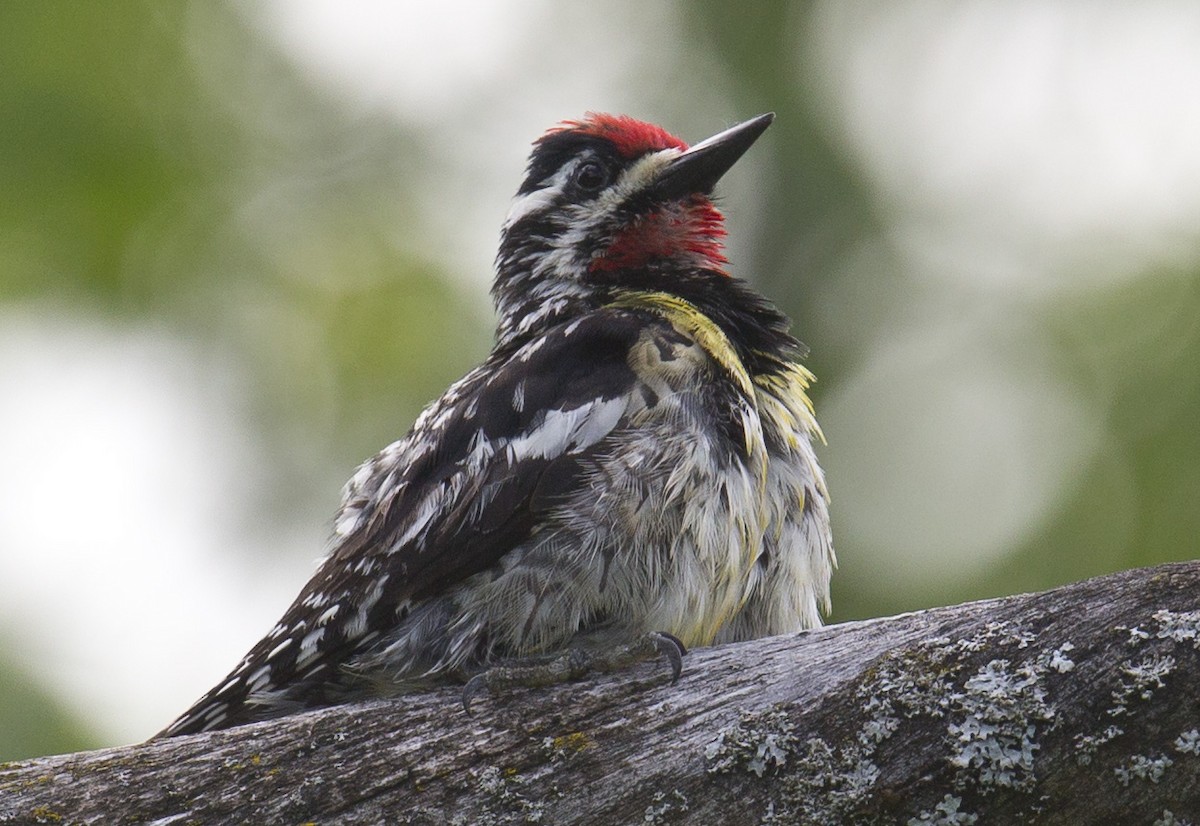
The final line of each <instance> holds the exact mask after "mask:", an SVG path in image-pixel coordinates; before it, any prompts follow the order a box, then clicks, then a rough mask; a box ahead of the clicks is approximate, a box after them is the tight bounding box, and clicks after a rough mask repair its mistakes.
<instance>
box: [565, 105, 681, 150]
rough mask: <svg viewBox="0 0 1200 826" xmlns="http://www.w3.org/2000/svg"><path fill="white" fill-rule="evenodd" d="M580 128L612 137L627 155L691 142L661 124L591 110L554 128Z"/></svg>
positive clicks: (583, 132)
mask: <svg viewBox="0 0 1200 826" xmlns="http://www.w3.org/2000/svg"><path fill="white" fill-rule="evenodd" d="M568 131H572V132H580V133H582V134H584V135H595V136H596V137H598V138H604V139H605V140H607V141H611V142H612V144H613V146H615V147H616V148H617V152H618V153H619V154H620V155H621V157H623V158H626V159H628V158H636V157H638V156H639V155H644V154H646V153H647V152H657V151H659V150H660V149H678V150H680V151H683V150H686V149H687V148H688V145H687V144H686V143H684V142H683V141H682V140H680V139H679V138H677V137H675V136H674V135H672V134H671V133H670V132H668V131H667V130H665V129H663V128H662V127H661V126H655V125H654V124H653V123H645V122H643V121H640V120H636V119H634V118H631V117H629V116H628V115H606V114H604V113H602V112H588V113H587V116H586V117H585V118H584V119H583V120H568V121H563V122H562V123H560V124H559V125H558V126H556V127H554V128H553V129H551V130H550V132H549V133H548V134H554V133H555V132H568Z"/></svg>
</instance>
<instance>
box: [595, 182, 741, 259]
mask: <svg viewBox="0 0 1200 826" xmlns="http://www.w3.org/2000/svg"><path fill="white" fill-rule="evenodd" d="M724 237H725V219H724V217H723V216H722V215H721V213H720V211H719V210H718V209H717V208H716V207H715V206H713V204H712V201H710V200H709V199H708V198H706V197H704V196H703V195H695V196H693V197H692V199H691V200H690V201H687V202H685V203H682V204H679V205H676V207H675V208H667V209H662V210H659V211H657V212H652V213H650V214H648V215H643V216H641V217H639V218H638V219H636V220H635V221H634V222H633V223H631V224H630V225H629V226H627V227H625V228H624V230H623V231H622V232H621V234H620V235H618V236H617V237H616V239H614V240H613V242H612V244H610V245H609V247H608V249H606V250H605V251H604V253H603V254H602V255H599V256H597V257H596V258H594V259H593V260H592V265H591V270H592V272H611V271H613V270H626V269H636V268H640V267H645V266H648V265H650V264H652V263H653V262H655V261H666V260H672V259H674V260H676V261H679V260H680V259H683V262H686V264H688V265H690V266H697V267H701V268H703V269H707V270H715V271H716V272H719V273H721V274H722V275H725V274H726V273H725V271H724V269H723V267H724V266H725V265H726V264H727V263H729V262H728V260H727V259H726V258H725V255H724V246H723V245H722V243H721V239H722V238H724Z"/></svg>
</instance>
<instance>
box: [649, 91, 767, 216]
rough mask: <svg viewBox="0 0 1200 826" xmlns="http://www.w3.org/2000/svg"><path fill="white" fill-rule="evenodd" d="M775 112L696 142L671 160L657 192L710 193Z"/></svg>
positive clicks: (664, 194)
mask: <svg viewBox="0 0 1200 826" xmlns="http://www.w3.org/2000/svg"><path fill="white" fill-rule="evenodd" d="M773 120H775V114H774V113H773V112H768V113H767V114H765V115H759V116H758V117H756V118H751V119H750V120H748V121H744V122H742V123H739V124H738V125H737V126H731V127H730V128H728V129H726V130H725V131H724V132H718V133H717V134H716V135H713V136H712V137H711V138H709V139H708V140H705V141H701V142H700V143H698V144H696V145H695V146H693V147H692V148H691V149H689V150H687V151H686V152H684V153H683V154H682V155H680V156H679V157H678V158H676V159H675V160H673V161H671V163H670V164H668V165H667V167H666V169H664V170H663V172H662V174H661V175H660V176H659V178H658V180H657V181H656V182H655V183H654V190H653V191H654V195H655V196H656V198H662V199H664V200H674V199H676V198H683V197H685V196H687V195H696V194H699V195H709V194H711V193H712V191H713V187H715V186H716V185H717V181H719V180H720V179H721V176H722V175H724V174H725V173H726V172H728V171H729V168H730V167H731V166H733V165H734V163H735V162H736V161H737V159H738V158H740V157H742V155H743V154H744V153H745V151H746V150H747V149H749V148H750V145H751V144H752V143H754V142H755V141H756V140H758V136H759V135H761V134H762V133H763V132H765V131H766V130H767V127H768V126H770V125H771V121H773Z"/></svg>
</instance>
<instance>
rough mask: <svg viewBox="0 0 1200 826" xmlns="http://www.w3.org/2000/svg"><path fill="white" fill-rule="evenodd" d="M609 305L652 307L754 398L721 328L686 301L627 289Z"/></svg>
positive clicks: (748, 378) (747, 395)
mask: <svg viewBox="0 0 1200 826" xmlns="http://www.w3.org/2000/svg"><path fill="white" fill-rule="evenodd" d="M609 306H611V307H628V308H630V309H646V310H653V311H654V312H656V313H658V314H659V315H661V316H662V317H663V318H665V319H667V321H669V322H671V324H672V325H673V326H674V327H675V328H676V329H678V330H680V331H681V332H684V333H687V334H688V335H689V336H691V337H692V338H693V339H694V340H695V341H696V343H697V344H699V345H700V346H701V347H703V348H704V349H705V351H706V352H707V353H708V354H709V355H710V356H712V358H713V360H714V361H716V362H717V364H719V365H721V366H722V367H723V368H725V370H726V371H727V372H728V373H729V375H730V376H731V377H732V378H733V380H734V381H735V382H737V385H738V388H739V389H740V390H741V391H742V393H744V394H745V395H746V397H747V398H751V399H752V398H754V389H753V384H752V383H751V381H750V374H749V372H747V370H746V365H744V364H742V360H741V359H740V358H738V354H737V351H736V350H735V349H734V347H733V343H732V342H730V340H729V336H727V335H725V331H724V330H722V329H721V328H720V327H718V326H717V324H716V322H714V321H713V320H712V319H711V318H709V317H708V316H706V315H705V314H704V313H702V312H700V310H699V309H698V308H697V307H696V306H695V305H694V304H691V303H690V302H687V301H684V300H683V299H682V298H679V297H678V296H674V295H671V294H669V293H660V292H643V291H640V290H639V291H633V290H631V291H629V292H626V293H623V294H622V295H621V296H620V297H619V298H617V300H615V301H613V302H612V303H611V304H610V305H609Z"/></svg>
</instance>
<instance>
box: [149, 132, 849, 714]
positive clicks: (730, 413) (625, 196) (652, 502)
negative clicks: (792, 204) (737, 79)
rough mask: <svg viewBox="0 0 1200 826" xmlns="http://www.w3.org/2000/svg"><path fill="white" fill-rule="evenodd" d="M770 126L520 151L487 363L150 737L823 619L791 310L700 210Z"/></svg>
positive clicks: (824, 526)
mask: <svg viewBox="0 0 1200 826" xmlns="http://www.w3.org/2000/svg"><path fill="white" fill-rule="evenodd" d="M770 120H771V116H769V115H766V116H760V117H759V118H755V119H753V120H750V121H747V122H746V123H743V124H741V125H739V126H735V127H733V128H732V129H729V130H726V131H725V132H723V133H721V134H719V135H717V136H715V137H714V138H711V139H709V140H708V141H705V142H703V143H701V144H698V145H697V146H695V147H692V148H690V149H689V148H688V147H687V146H686V145H685V144H684V143H683V142H682V141H679V140H678V139H677V138H675V137H673V136H671V135H669V134H668V133H666V132H664V131H663V130H661V129H659V128H658V127H655V126H651V125H649V124H645V123H641V122H639V121H635V120H633V119H630V118H624V117H613V116H608V115H592V116H589V117H588V118H587V119H585V120H583V121H578V122H569V123H566V124H563V125H562V126H560V127H557V128H556V129H554V130H551V131H550V132H549V133H547V134H546V135H545V136H544V137H543V138H541V139H540V140H539V141H538V142H537V144H535V147H534V151H533V154H532V157H531V159H530V162H529V168H528V172H527V177H526V180H525V182H524V183H523V185H522V186H521V189H520V190H519V192H518V194H517V197H516V199H515V201H514V204H513V206H512V209H511V211H510V213H509V217H508V220H507V221H506V223H505V225H504V229H503V232H502V239H501V245H500V252H499V255H498V257H497V278H496V283H495V287H494V290H493V293H494V296H495V299H496V304H497V309H498V312H499V315H500V322H499V326H498V331H497V341H496V345H495V348H494V349H493V351H492V353H491V354H490V355H489V356H488V358H487V360H486V361H485V362H484V363H483V364H481V365H480V366H479V367H477V368H476V369H475V370H473V371H471V372H470V373H468V374H467V375H466V376H465V377H463V378H462V379H461V380H459V381H458V382H456V383H455V384H453V385H452V386H451V387H450V388H449V389H448V390H447V391H446V392H445V394H444V395H443V396H442V397H441V398H439V399H438V400H437V401H435V402H433V403H432V404H431V405H430V406H429V407H428V408H427V409H426V410H425V411H424V412H423V413H422V414H421V416H420V417H419V418H418V420H417V421H416V423H415V424H414V426H413V428H412V430H411V431H410V432H409V434H408V435H407V436H405V437H404V438H403V439H401V440H400V441H398V442H395V443H394V444H392V445H390V446H389V447H387V448H385V449H384V450H383V451H382V452H381V453H379V454H378V455H377V456H375V457H374V458H372V459H370V460H368V461H367V462H366V463H364V464H363V465H362V466H361V467H360V468H359V469H358V471H357V473H355V475H354V477H353V478H352V479H351V480H350V482H349V483H348V484H347V486H346V490H345V492H344V498H343V503H342V507H341V510H340V512H339V514H338V516H337V519H336V522H335V529H334V534H335V535H334V540H333V545H332V548H331V551H330V553H329V554H328V556H327V557H326V559H325V561H324V562H323V563H322V565H321V567H320V569H319V570H318V571H317V572H316V574H315V576H314V577H313V578H312V580H311V581H310V582H309V583H308V584H307V585H306V586H305V588H304V590H303V591H302V592H301V594H300V595H299V597H297V599H296V601H295V602H294V603H293V604H292V606H291V607H290V608H289V609H288V610H287V612H286V613H285V614H284V616H283V617H282V619H281V620H280V621H279V623H278V624H277V625H276V626H275V627H274V628H273V629H272V630H271V632H270V633H269V634H267V636H266V637H264V638H263V639H262V640H261V641H260V642H259V643H258V644H257V645H256V646H255V647H254V648H253V649H252V650H251V651H250V652H249V653H248V654H247V655H246V656H245V657H244V658H243V659H242V661H241V662H240V663H239V664H238V666H237V667H236V668H235V669H234V670H233V672H232V673H231V674H230V675H229V676H228V677H227V678H226V679H225V680H224V681H222V682H221V683H220V684H218V685H217V686H216V687H215V688H213V689H212V690H211V691H210V692H209V693H208V694H206V695H205V696H204V697H202V698H201V699H200V700H199V701H198V702H197V703H196V704H195V705H194V706H192V708H191V709H189V710H188V711H187V712H186V713H185V714H184V715H183V716H181V717H180V718H179V719H178V720H176V721H175V722H174V723H172V724H171V726H169V727H168V728H167V729H166V730H165V731H164V732H163V733H162V734H163V735H167V736H172V735H179V734H186V733H192V732H198V731H205V730H210V729H217V728H225V727H228V726H233V725H239V724H242V723H246V722H252V721H255V720H261V719H267V718H270V717H275V716H279V715H281V714H286V713H290V712H292V711H295V710H299V709H303V708H309V707H316V706H322V705H328V704H331V703H336V702H341V701H345V700H348V699H353V698H356V697H361V696H372V695H377V694H380V693H384V694H386V693H398V692H403V691H408V690H413V689H414V688H416V687H420V686H423V685H429V684H436V683H439V682H453V681H458V682H462V681H465V680H466V679H468V678H469V677H471V676H472V675H474V674H477V673H479V672H480V671H481V670H483V669H485V668H487V667H488V666H489V665H492V664H494V663H497V662H499V661H503V660H509V659H514V658H521V657H528V656H533V655H539V654H546V653H551V652H556V651H561V650H565V649H568V648H575V647H579V648H585V649H597V648H600V647H603V646H612V645H620V644H623V643H628V642H629V641H631V640H632V639H634V638H636V637H638V636H639V635H644V634H646V633H649V632H664V633H668V634H672V635H674V636H675V637H678V638H679V640H681V641H682V642H683V644H684V645H687V646H692V645H707V644H711V643H713V642H716V641H725V640H739V639H748V638H753V637H758V636H763V635H767V634H775V633H783V632H788V631H795V630H798V629H800V628H804V627H810V626H813V625H817V624H819V622H820V614H819V609H820V608H821V607H824V606H826V605H827V602H828V581H829V576H830V573H831V570H832V567H833V564H834V557H833V550H832V544H831V539H830V532H829V519H828V511H827V500H828V496H827V493H826V490H825V483H824V478H823V475H822V473H821V470H820V468H819V466H818V465H817V462H816V458H815V455H814V452H813V449H812V441H813V439H814V438H819V437H820V431H819V429H818V427H817V423H816V420H815V418H814V416H813V412H812V407H811V404H810V403H809V400H808V397H807V395H806V390H807V387H808V384H809V382H810V381H811V375H810V374H809V373H808V372H807V370H806V369H805V368H804V367H802V366H801V365H800V364H799V362H798V358H799V355H800V349H801V348H800V345H799V344H798V342H797V341H796V340H795V339H794V338H792V337H791V335H790V333H789V332H788V327H789V324H788V321H787V319H786V318H785V317H784V316H783V315H782V314H780V313H779V312H778V311H777V310H776V309H775V308H774V307H773V306H772V305H771V304H770V303H769V302H768V301H767V300H766V299H764V298H762V297H761V296H760V295H759V294H757V293H756V292H755V291H754V290H753V289H752V288H750V287H749V286H748V285H747V284H746V283H745V282H743V281H740V280H738V279H735V278H732V277H730V276H729V275H727V274H726V273H725V271H724V264H725V260H724V258H723V257H722V255H721V238H722V236H723V233H724V230H723V227H722V219H721V215H720V213H719V212H717V210H716V209H715V208H714V207H713V205H712V202H711V200H710V198H709V195H710V193H711V191H712V188H713V186H714V184H715V183H716V181H717V179H718V178H719V177H720V176H721V175H722V174H723V173H724V172H725V171H726V170H727V169H728V168H729V167H730V166H732V164H733V163H734V161H736V160H737V158H738V157H739V156H740V155H741V154H742V153H743V152H744V151H745V150H746V149H747V148H748V147H749V146H750V145H751V144H752V143H753V142H754V140H755V139H756V138H757V137H758V136H759V135H760V134H761V133H762V131H763V130H765V129H766V127H767V126H768V125H769V123H770Z"/></svg>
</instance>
